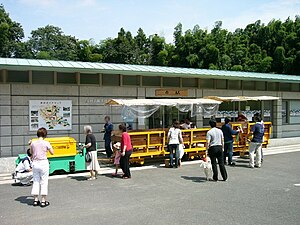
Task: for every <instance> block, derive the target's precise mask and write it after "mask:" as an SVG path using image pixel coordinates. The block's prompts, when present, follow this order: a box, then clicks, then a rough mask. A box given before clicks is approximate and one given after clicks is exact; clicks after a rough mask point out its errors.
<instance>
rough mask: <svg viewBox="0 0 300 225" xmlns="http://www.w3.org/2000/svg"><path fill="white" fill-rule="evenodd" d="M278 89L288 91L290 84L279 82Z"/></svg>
mask: <svg viewBox="0 0 300 225" xmlns="http://www.w3.org/2000/svg"><path fill="white" fill-rule="evenodd" d="M279 89H280V91H290V89H291V88H290V84H289V83H279Z"/></svg>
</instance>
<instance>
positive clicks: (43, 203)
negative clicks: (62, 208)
mask: <svg viewBox="0 0 300 225" xmlns="http://www.w3.org/2000/svg"><path fill="white" fill-rule="evenodd" d="M49 205H50V202H48V201H45V202H41V207H42V208H45V207H47V206H49Z"/></svg>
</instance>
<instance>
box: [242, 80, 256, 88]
mask: <svg viewBox="0 0 300 225" xmlns="http://www.w3.org/2000/svg"><path fill="white" fill-rule="evenodd" d="M243 90H255V82H254V81H251V80H244V81H243Z"/></svg>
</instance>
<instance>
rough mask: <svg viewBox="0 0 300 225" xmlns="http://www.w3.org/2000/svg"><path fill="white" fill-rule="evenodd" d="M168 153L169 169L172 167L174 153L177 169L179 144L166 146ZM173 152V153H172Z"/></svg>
mask: <svg viewBox="0 0 300 225" xmlns="http://www.w3.org/2000/svg"><path fill="white" fill-rule="evenodd" d="M168 148H169V151H170V167H173V164H174V160H173V157H174V153H175V167H178V159H179V144H171V145H169V146H168ZM174 150H175V152H174Z"/></svg>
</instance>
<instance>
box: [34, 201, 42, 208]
mask: <svg viewBox="0 0 300 225" xmlns="http://www.w3.org/2000/svg"><path fill="white" fill-rule="evenodd" d="M40 204H41V202H40V201H39V200H37V201H34V202H33V204H32V205H33V206H34V207H35V206H39V205H40Z"/></svg>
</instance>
